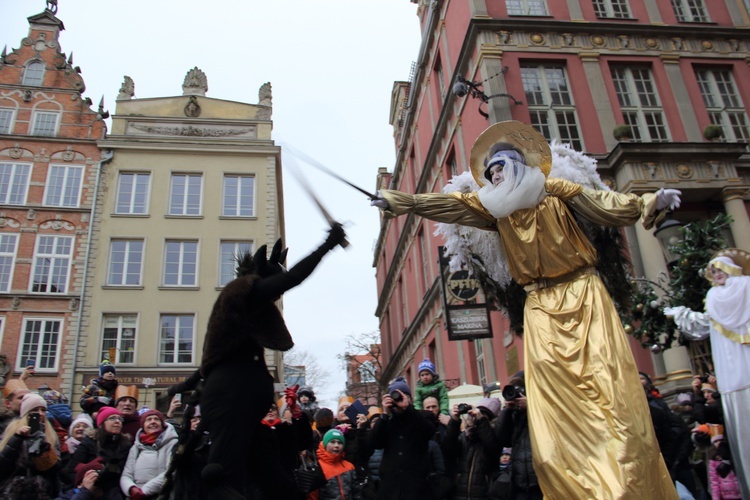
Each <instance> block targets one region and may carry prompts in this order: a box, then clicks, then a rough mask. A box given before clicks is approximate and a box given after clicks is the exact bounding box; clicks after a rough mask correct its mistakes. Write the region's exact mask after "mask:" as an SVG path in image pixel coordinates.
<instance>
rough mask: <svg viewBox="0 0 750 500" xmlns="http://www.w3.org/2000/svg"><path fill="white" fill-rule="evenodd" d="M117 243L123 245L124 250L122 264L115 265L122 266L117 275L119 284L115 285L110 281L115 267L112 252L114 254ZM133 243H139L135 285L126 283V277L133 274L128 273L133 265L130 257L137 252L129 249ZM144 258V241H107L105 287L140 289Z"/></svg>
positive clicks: (115, 239)
mask: <svg viewBox="0 0 750 500" xmlns="http://www.w3.org/2000/svg"><path fill="white" fill-rule="evenodd" d="M118 243H125V245H126V246H125V248H124V251H123V252H122V253H123V256H124V257H123V260H122V262H118V263H117V264H120V265H121V266H122V270H121V272H119V273H117V274H118V275H119V276H118V277H119V278H120V283H115V282H113V280H112V276H113V271H112V266H113V265H115V261H114V256H115V255H114V252H115V245H116V244H118ZM133 243H140V244H141V248H140V260H138V263H137V264H138V282H137V283H127V281H128V276H132V275H133V273H130V272H128V270H129V268H130V266H131V265H133V264H135V262H134V261H133V260H132V257H133V256H134V254H136V252H137V250H133V249H131V244H133ZM118 253H119V252H118ZM145 256H146V241H145V240H144V239H143V238H112V239H110V241H109V260H108V262H107V277H106V281H105V283H106V286H111V287H118V288H122V287H124V288H128V287H142V286H143V263H144V258H145Z"/></svg>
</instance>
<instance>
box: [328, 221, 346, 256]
mask: <svg viewBox="0 0 750 500" xmlns="http://www.w3.org/2000/svg"><path fill="white" fill-rule="evenodd" d="M344 242H346V233H345V232H344V226H342V225H341V224H339V223H338V222H334V223H333V224H331V229H330V230H329V231H328V238H326V241H325V243H324V244H323V245H324V246H325V247H326V248H327V249H328V250H333V249H334V248H336V245H342V244H343V243H344ZM342 246H343V245H342Z"/></svg>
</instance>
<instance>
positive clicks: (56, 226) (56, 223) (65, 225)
mask: <svg viewBox="0 0 750 500" xmlns="http://www.w3.org/2000/svg"><path fill="white" fill-rule="evenodd" d="M39 228H40V229H52V230H53V231H60V230H61V229H67V230H68V231H72V230H73V229H75V226H74V225H73V224H71V223H70V222H67V221H61V220H48V221H47V222H43V223H42V224H40V225H39Z"/></svg>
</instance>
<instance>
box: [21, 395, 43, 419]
mask: <svg viewBox="0 0 750 500" xmlns="http://www.w3.org/2000/svg"><path fill="white" fill-rule="evenodd" d="M39 406H44V407H45V408H47V402H46V401H45V400H44V398H43V397H41V396H40V395H39V394H34V393H33V392H32V393H29V394H26V395H25V396H24V397H23V399H22V400H21V416H22V417H25V416H26V415H27V414H28V413H29V412H30V411H31V410H33V409H34V408H37V407H39Z"/></svg>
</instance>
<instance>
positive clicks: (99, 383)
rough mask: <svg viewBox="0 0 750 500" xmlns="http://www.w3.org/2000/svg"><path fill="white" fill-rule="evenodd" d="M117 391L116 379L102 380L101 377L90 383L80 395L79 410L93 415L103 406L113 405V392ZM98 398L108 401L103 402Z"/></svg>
mask: <svg viewBox="0 0 750 500" xmlns="http://www.w3.org/2000/svg"><path fill="white" fill-rule="evenodd" d="M116 390H117V379H112V380H104V379H103V378H101V377H98V378H95V379H94V380H92V381H91V385H89V386H88V387H86V388H85V389H84V390H83V394H82V395H81V409H82V410H83V411H84V412H86V413H88V414H89V415H93V414H94V413H96V412H98V411H99V410H100V409H102V408H103V407H105V406H114V405H115V391H116ZM99 398H104V399H105V400H107V399H108V400H109V401H108V402H105V401H103V400H100V399H99Z"/></svg>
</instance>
